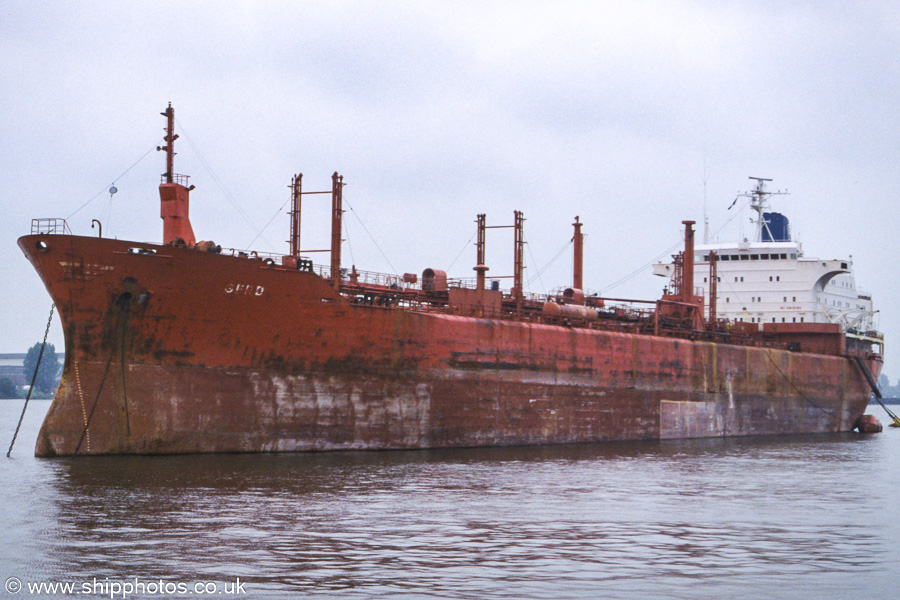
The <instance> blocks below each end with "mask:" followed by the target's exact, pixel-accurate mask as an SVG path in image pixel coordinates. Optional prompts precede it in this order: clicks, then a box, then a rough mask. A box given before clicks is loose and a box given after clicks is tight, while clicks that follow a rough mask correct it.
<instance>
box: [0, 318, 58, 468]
mask: <svg viewBox="0 0 900 600" xmlns="http://www.w3.org/2000/svg"><path fill="white" fill-rule="evenodd" d="M55 308H56V304H55V303H54V304H51V305H50V317H49V318H48V319H47V328H46V329H45V330H44V341H43V343H42V344H41V350H40V352H38V359H37V364H36V365H34V375H32V376H31V386H29V388H28V393H27V394H25V406H23V407H22V414H21V415H19V424H18V425H16V431H15V433H13V438H12V441H11V442H10V443H9V450H7V451H6V458H9V455H10V454H11V453H12V449H13V446H14V445H15V443H16V438H17V437H19V429H20V428H21V427H22V419H24V418H25V410H26V409H27V408H28V401H29V400H30V399H31V391H32V390H33V389H34V382H35V381H37V374H38V369H40V368H41V358H42V357H43V356H44V346H46V345H47V336H48V335H49V334H50V323H52V322H53V310H54V309H55Z"/></svg>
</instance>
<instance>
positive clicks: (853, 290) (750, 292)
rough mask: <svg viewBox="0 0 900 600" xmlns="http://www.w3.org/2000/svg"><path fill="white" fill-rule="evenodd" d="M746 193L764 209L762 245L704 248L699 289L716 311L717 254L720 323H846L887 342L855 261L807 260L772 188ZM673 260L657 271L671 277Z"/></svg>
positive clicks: (698, 251)
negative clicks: (771, 201)
mask: <svg viewBox="0 0 900 600" xmlns="http://www.w3.org/2000/svg"><path fill="white" fill-rule="evenodd" d="M751 179H755V180H756V182H757V185H756V188H755V189H754V190H753V191H752V192H749V193H747V194H745V195H744V196H746V197H749V199H750V207H751V208H752V209H753V210H754V211H755V212H756V216H755V218H754V223H755V225H756V236H755V240H754V241H750V240H747V239H744V240H743V241H741V242H737V243H715V244H708V243H707V244H698V245H697V246H696V247H695V252H694V255H695V256H694V286H695V293H696V294H697V295H701V294H702V295H703V297H704V302H705V305H706V306H707V307H709V306H710V283H711V281H710V277H711V270H710V255H711V254H712V253H715V257H716V272H717V280H716V285H715V287H716V304H715V309H716V316H717V318H724V319H729V320H732V321H744V322H750V323H760V324H761V323H839V324H841V326H842V327H843V329H844V330H845V331H846V332H847V333H848V335H850V336H853V337H861V338H867V339H870V340H872V341H877V342H878V343H881V339H882V338H881V334H880V333H878V332H877V331H876V325H875V315H876V312H875V310H874V308H873V305H872V297H871V295H870V294H867V293H865V292H863V291H861V290H859V289H858V288H857V286H856V280H855V279H854V277H853V262H852V260H850V259H839V260H821V259H818V258H808V257H806V256H804V255H803V246H802V244H800V243H799V242H796V241H793V240H792V239H791V235H790V230H789V223H788V220H787V218H786V217H784V215H781V214H780V213H770V212H767V210H768V196H770V195H771V192H768V191H766V189H765V183H766V182H767V181H770V180H768V179H762V178H757V177H751ZM673 273H674V267H673V265H672V263H667V264H657V265H654V274H656V275H660V276H663V277H671V276H672V275H673Z"/></svg>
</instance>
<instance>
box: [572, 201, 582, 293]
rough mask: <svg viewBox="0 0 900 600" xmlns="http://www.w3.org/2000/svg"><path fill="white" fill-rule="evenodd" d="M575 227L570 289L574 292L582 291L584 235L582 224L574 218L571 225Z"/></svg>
mask: <svg viewBox="0 0 900 600" xmlns="http://www.w3.org/2000/svg"><path fill="white" fill-rule="evenodd" d="M572 225H573V226H574V227H575V237H574V238H573V241H574V251H575V256H574V273H573V275H572V287H573V288H575V289H576V290H583V289H584V287H583V277H584V262H583V261H584V234H582V233H581V226H582V225H584V223H581V222H580V221H579V220H578V217H575V222H574V223H572Z"/></svg>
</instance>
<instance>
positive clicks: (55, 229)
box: [31, 219, 72, 235]
mask: <svg viewBox="0 0 900 600" xmlns="http://www.w3.org/2000/svg"><path fill="white" fill-rule="evenodd" d="M31 235H72V231H71V230H70V229H69V224H68V223H66V220H65V219H32V220H31Z"/></svg>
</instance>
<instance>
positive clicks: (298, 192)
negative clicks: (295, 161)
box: [290, 173, 303, 258]
mask: <svg viewBox="0 0 900 600" xmlns="http://www.w3.org/2000/svg"><path fill="white" fill-rule="evenodd" d="M302 182H303V173H300V174H299V175H294V178H293V179H291V242H290V244H291V256H293V257H294V258H300V199H301V197H302V195H303V191H302V189H303V186H302Z"/></svg>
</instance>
